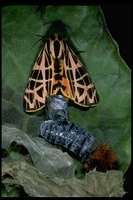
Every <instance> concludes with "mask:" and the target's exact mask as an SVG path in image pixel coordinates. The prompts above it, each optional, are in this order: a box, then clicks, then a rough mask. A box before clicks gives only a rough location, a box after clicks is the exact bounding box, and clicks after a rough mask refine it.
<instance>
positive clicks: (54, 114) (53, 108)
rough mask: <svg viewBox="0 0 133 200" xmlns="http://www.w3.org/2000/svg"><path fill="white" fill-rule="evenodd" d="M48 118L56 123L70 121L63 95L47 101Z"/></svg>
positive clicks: (49, 98)
mask: <svg viewBox="0 0 133 200" xmlns="http://www.w3.org/2000/svg"><path fill="white" fill-rule="evenodd" d="M45 110H46V117H47V119H51V120H55V121H63V120H68V105H67V102H66V100H65V98H64V97H63V96H62V95H54V96H51V97H48V99H47V100H46V107H45Z"/></svg>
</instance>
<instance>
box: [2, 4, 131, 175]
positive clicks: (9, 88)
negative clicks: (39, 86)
mask: <svg viewBox="0 0 133 200" xmlns="http://www.w3.org/2000/svg"><path fill="white" fill-rule="evenodd" d="M56 20H62V22H63V24H65V25H66V28H68V33H69V37H70V40H71V41H72V42H73V43H74V46H75V47H76V49H77V51H84V52H83V53H80V55H79V58H80V59H81V61H82V63H83V65H84V67H85V68H86V70H87V72H88V73H89V74H90V76H91V78H92V81H93V82H94V84H95V86H96V89H97V91H98V94H99V96H100V103H99V104H98V105H97V106H96V107H95V108H91V109H89V110H87V111H84V110H80V109H78V108H76V107H69V120H70V121H72V122H74V123H75V124H79V125H80V126H81V127H83V128H84V129H86V130H87V131H89V132H90V133H91V134H92V135H93V136H95V138H96V139H97V140H98V141H99V142H101V143H108V144H110V145H111V147H112V148H113V149H114V150H115V151H116V153H117V155H118V161H119V165H120V170H122V171H123V173H125V172H126V170H127V169H128V167H129V164H130V161H131V139H130V138H131V80H130V79H131V72H130V69H129V68H128V66H127V65H126V63H125V62H124V60H123V59H122V58H121V56H120V54H119V47H118V45H117V44H116V42H115V41H114V39H113V38H112V36H111V35H110V33H109V31H108V29H107V26H106V22H105V19H104V16H103V13H102V11H101V9H100V7H99V6H41V7H38V6H5V7H3V9H2V123H3V124H12V126H13V128H15V127H17V128H18V129H20V130H21V131H22V134H23V132H25V133H27V134H28V135H29V136H32V137H36V136H38V135H39V128H40V124H41V123H42V121H43V120H45V113H44V115H41V116H37V115H29V114H26V113H25V112H24V110H23V95H24V91H25V88H26V85H27V82H28V78H29V76H30V74H31V70H32V68H33V65H34V61H35V59H36V57H37V55H38V54H39V51H40V46H41V45H43V43H42V42H38V43H37V44H36V45H35V46H34V47H33V48H32V46H33V45H34V44H35V43H36V42H37V40H38V38H37V37H36V35H42V36H45V35H46V33H47V34H48V32H47V31H48V29H49V27H50V25H51V22H54V21H56ZM40 43H41V45H40ZM11 141H12V134H11V137H10V142H9V144H11ZM40 143H41V139H40ZM49 148H50V147H49ZM51 148H52V147H51Z"/></svg>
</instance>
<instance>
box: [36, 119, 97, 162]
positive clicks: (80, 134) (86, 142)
mask: <svg viewBox="0 0 133 200" xmlns="http://www.w3.org/2000/svg"><path fill="white" fill-rule="evenodd" d="M40 135H41V136H42V137H43V138H44V139H46V140H47V141H48V142H50V143H51V144H53V145H57V146H59V147H63V148H65V149H67V150H68V151H70V152H72V153H74V154H75V156H76V157H79V158H82V157H83V156H84V155H85V154H87V153H91V150H92V147H93V144H94V141H95V138H94V137H93V136H91V135H90V134H89V132H87V131H85V130H84V129H83V128H81V127H80V126H79V125H75V124H73V123H71V122H70V121H54V120H48V121H45V122H43V123H42V124H41V126H40Z"/></svg>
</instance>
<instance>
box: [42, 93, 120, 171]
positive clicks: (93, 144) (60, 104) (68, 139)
mask: <svg viewBox="0 0 133 200" xmlns="http://www.w3.org/2000/svg"><path fill="white" fill-rule="evenodd" d="M45 109H46V117H47V118H48V120H46V121H44V122H42V123H41V125H40V136H41V137H43V138H44V139H45V140H47V141H48V142H49V143H51V144H52V145H55V146H58V147H59V148H62V149H63V150H65V151H67V152H68V153H69V154H70V155H72V156H73V157H75V158H77V159H78V160H79V161H81V163H83V165H84V171H85V172H89V171H90V170H92V169H94V168H95V169H96V170H97V171H101V172H106V171H107V170H111V169H117V167H118V164H117V156H116V154H115V152H113V151H112V149H111V148H110V147H109V145H107V144H102V145H101V144H99V143H98V142H97V141H96V139H95V138H94V137H93V136H92V135H91V134H90V133H89V132H88V131H86V130H84V129H83V128H81V127H80V126H79V125H76V124H74V123H72V122H70V121H68V117H67V115H68V107H67V103H65V98H64V97H63V96H61V95H55V96H51V97H49V98H48V99H47V100H46V107H45Z"/></svg>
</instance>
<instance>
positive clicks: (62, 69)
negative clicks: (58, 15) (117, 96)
mask: <svg viewBox="0 0 133 200" xmlns="http://www.w3.org/2000/svg"><path fill="white" fill-rule="evenodd" d="M54 95H63V96H64V97H65V98H66V99H67V100H72V101H73V102H74V103H75V104H76V105H79V106H81V107H86V108H90V107H93V106H96V104H97V103H98V102H99V96H98V93H97V90H96V88H95V86H94V84H93V82H92V80H91V78H90V76H89V75H88V73H87V72H86V70H85V69H84V67H83V66H82V64H81V62H80V60H79V59H78V58H77V56H76V55H75V53H74V52H73V51H72V49H71V48H70V47H69V46H68V44H67V43H66V42H65V40H64V39H63V38H62V37H61V36H60V35H59V34H57V33H55V34H53V35H52V36H51V37H50V38H49V39H48V40H47V41H46V42H45V45H44V47H43V49H42V50H41V51H40V53H39V55H38V57H37V59H36V61H35V64H34V67H33V70H32V73H31V76H30V78H29V80H28V84H27V87H26V90H25V94H24V101H23V106H24V110H25V112H35V111H38V110H40V109H42V108H43V107H45V101H46V99H47V98H48V97H50V96H54Z"/></svg>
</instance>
